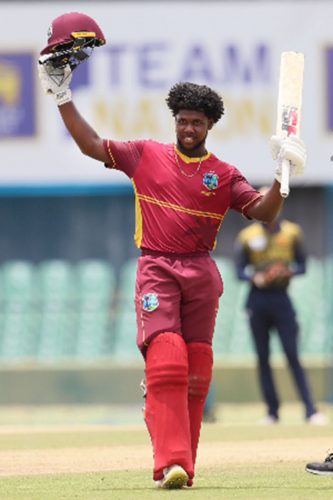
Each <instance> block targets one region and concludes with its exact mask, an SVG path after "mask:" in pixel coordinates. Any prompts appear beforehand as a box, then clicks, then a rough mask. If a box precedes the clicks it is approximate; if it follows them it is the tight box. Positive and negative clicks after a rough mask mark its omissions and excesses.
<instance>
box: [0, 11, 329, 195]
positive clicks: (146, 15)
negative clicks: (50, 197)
mask: <svg viewBox="0 0 333 500" xmlns="http://www.w3.org/2000/svg"><path fill="white" fill-rule="evenodd" d="M68 5H69V4H68V2H58V3H54V4H52V3H51V4H46V3H45V4H44V3H41V2H38V3H33V2H32V3H30V2H29V3H27V4H26V5H25V4H24V3H20V4H15V2H10V3H0V18H1V26H2V28H1V49H0V190H5V189H10V188H11V187H14V188H15V187H16V188H19V187H20V188H23V189H26V188H34V187H41V188H45V189H53V188H54V189H56V188H57V187H59V186H60V187H61V186H63V187H64V186H67V187H68V186H87V187H89V186H90V187H91V186H103V187H104V188H108V187H111V186H118V187H119V186H122V185H123V186H124V185H126V184H128V183H129V181H128V180H127V179H126V177H125V176H124V175H123V174H122V173H119V172H118V173H117V172H110V171H107V170H106V169H105V168H104V166H103V165H102V164H99V163H98V162H95V161H93V160H91V159H89V158H87V157H84V156H83V155H82V153H81V152H80V151H79V150H78V148H77V146H76V145H75V144H74V143H73V141H72V140H71V139H70V138H69V137H68V134H66V132H65V129H64V126H63V124H62V122H61V119H60V116H59V113H58V110H57V109H56V106H55V103H54V102H53V100H52V98H51V97H48V96H45V95H44V94H43V93H42V90H41V88H40V85H39V82H38V78H37V72H36V65H37V58H38V54H39V51H40V50H41V48H43V47H44V46H45V45H46V40H47V37H46V34H47V30H48V27H49V25H50V23H51V21H52V19H54V18H55V17H57V16H59V15H61V14H63V13H64V12H68V11H69V10H75V11H79V12H84V13H86V14H88V15H90V16H91V17H93V18H94V19H95V20H96V21H97V22H98V23H99V25H100V26H101V28H102V30H103V32H104V34H105V36H106V39H107V44H106V46H104V47H101V48H98V49H96V50H95V52H94V54H93V55H92V57H91V58H90V59H89V60H88V61H87V62H85V63H84V64H82V65H81V67H80V68H79V69H78V70H76V73H74V76H73V95H74V100H75V103H76V105H77V107H78V108H79V110H80V112H81V113H82V114H83V116H84V117H86V119H87V120H88V121H89V122H90V123H91V124H92V126H93V127H94V128H95V129H96V130H97V131H98V133H99V134H100V135H101V136H102V137H106V138H113V139H117V140H127V139H136V138H153V139H156V140H160V141H162V142H174V140H175V136H174V127H173V119H172V117H171V115H170V112H169V110H168V108H167V106H166V104H165V97H166V95H167V93H168V90H169V88H170V87H171V86H172V85H173V84H174V83H176V82H178V81H185V80H186V81H194V82H197V83H203V84H206V85H208V86H211V87H212V88H214V89H215V90H217V91H218V92H219V93H220V94H221V95H222V96H223V99H224V102H225V108H226V109H225V115H224V116H223V117H222V119H221V120H220V122H219V123H218V124H217V125H216V126H215V127H214V128H213V130H212V131H211V132H210V134H209V138H208V142H207V146H208V149H209V150H211V151H213V152H214V153H215V154H216V155H217V156H218V157H220V158H221V159H223V160H225V161H227V162H228V163H231V164H233V165H235V166H237V167H238V168H239V169H240V170H241V171H242V172H243V173H244V175H245V176H246V177H247V178H248V179H249V181H251V182H252V183H254V184H257V185H259V184H263V183H267V182H270V181H271V179H272V175H273V169H274V162H273V161H272V159H271V156H270V150H269V138H270V136H271V135H272V134H273V133H274V129H275V123H276V100H277V86H278V71H279V60H280V53H281V52H282V51H285V50H288V51H289V50H292V51H300V52H303V53H304V54H305V74H304V96H303V111H302V126H301V136H302V138H303V139H304V141H305V142H306V144H307V149H308V161H307V167H306V173H305V175H304V177H302V178H301V179H299V180H297V181H296V184H298V185H325V184H328V183H332V182H333V162H332V161H331V160H330V158H331V156H332V155H333V141H332V138H333V31H332V23H331V19H333V4H332V5H331V4H330V3H328V2H324V3H323V5H322V6H321V2H320V1H319V2H313V3H312V2H304V3H303V2H300V1H298V2H290V3H289V2H269V3H264V2H236V1H235V2H226V3H219V2H209V1H208V2H205V3H201V2H200V3H199V2H198V3H196V2H193V3H192V2H183V3H182V2H177V3H176V2H170V3H168V2H156V3H153V2H133V3H131V2H123V3H122V2H115V3H112V2H105V3H102V2H97V3H96V4H95V5H94V4H93V3H92V2H91V3H88V2H87V3H80V2H74V3H73V4H71V9H69V8H68ZM300 11H301V12H302V15H300Z"/></svg>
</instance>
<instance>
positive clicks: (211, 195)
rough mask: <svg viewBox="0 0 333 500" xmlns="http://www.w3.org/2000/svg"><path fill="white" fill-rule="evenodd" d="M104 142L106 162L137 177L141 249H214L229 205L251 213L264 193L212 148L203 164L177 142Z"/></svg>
mask: <svg viewBox="0 0 333 500" xmlns="http://www.w3.org/2000/svg"><path fill="white" fill-rule="evenodd" d="M104 147H105V150H106V152H107V154H108V157H109V159H110V162H109V163H108V164H106V167H107V168H115V169H117V170H121V171H123V172H124V173H125V174H126V175H127V176H128V177H129V178H130V179H131V180H132V183H133V186H134V191H135V197H136V230H135V242H136V245H137V246H138V247H139V248H146V249H149V250H153V251H157V252H166V253H177V254H184V253H194V252H208V251H210V250H213V249H214V247H215V244H216V236H217V233H218V230H219V229H220V227H221V224H222V222H223V219H224V217H225V215H226V213H227V211H228V210H229V208H233V209H235V210H237V211H239V212H241V213H243V214H244V215H245V216H246V210H247V208H248V207H249V206H250V205H251V204H252V202H253V201H254V200H256V199H257V198H258V197H260V196H261V195H260V194H259V193H258V191H256V190H255V189H254V188H253V187H252V186H251V185H250V184H249V183H248V182H247V180H246V179H245V178H244V176H243V175H242V174H241V173H240V172H239V171H238V170H237V169H236V168H235V167H233V166H231V165H228V164H227V163H225V162H223V161H221V160H219V159H218V158H217V157H216V156H214V155H213V154H212V153H208V154H207V155H206V156H205V157H204V158H203V159H202V162H201V165H200V168H198V167H199V163H200V158H190V157H187V156H185V155H183V154H182V153H180V152H179V151H178V150H177V149H176V148H175V146H174V145H173V144H161V143H159V142H156V141H152V140H141V141H128V142H120V141H111V140H104ZM176 155H177V156H176Z"/></svg>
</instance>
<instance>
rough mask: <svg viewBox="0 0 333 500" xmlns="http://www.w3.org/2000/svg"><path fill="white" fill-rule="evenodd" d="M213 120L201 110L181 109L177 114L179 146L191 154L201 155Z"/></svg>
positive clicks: (181, 149)
mask: <svg viewBox="0 0 333 500" xmlns="http://www.w3.org/2000/svg"><path fill="white" fill-rule="evenodd" d="M212 126H213V121H212V120H210V119H208V118H207V116H206V115H205V114H204V113H202V112H201V111H190V110H185V109H184V110H181V111H179V113H178V114H177V116H176V136H177V147H178V148H179V149H180V151H182V152H184V153H185V154H187V155H189V156H201V155H202V154H204V151H205V141H206V137H207V133H208V130H210V129H211V128H212Z"/></svg>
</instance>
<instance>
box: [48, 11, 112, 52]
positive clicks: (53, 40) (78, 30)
mask: <svg viewBox="0 0 333 500" xmlns="http://www.w3.org/2000/svg"><path fill="white" fill-rule="evenodd" d="M47 37H48V41H47V46H46V47H45V48H44V49H43V50H42V51H41V54H49V53H52V52H57V51H59V50H63V49H71V48H72V47H73V46H75V45H76V44H77V43H78V42H79V43H81V44H82V42H84V43H85V44H88V45H91V46H94V47H98V46H100V45H104V44H105V37H104V35H103V32H102V30H101V28H100V27H99V26H98V24H97V23H96V21H94V19H92V18H91V17H89V16H87V15H86V14H82V13H81V12H67V13H66V14H63V15H61V16H59V17H56V18H55V19H54V20H53V21H52V23H51V26H50V27H49V30H48V34H47Z"/></svg>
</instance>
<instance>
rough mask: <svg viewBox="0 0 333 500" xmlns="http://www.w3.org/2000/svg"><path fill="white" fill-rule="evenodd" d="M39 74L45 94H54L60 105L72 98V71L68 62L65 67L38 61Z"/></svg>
mask: <svg viewBox="0 0 333 500" xmlns="http://www.w3.org/2000/svg"><path fill="white" fill-rule="evenodd" d="M38 76H39V79H40V82H41V85H42V88H43V90H44V92H45V94H48V95H52V96H53V97H54V99H55V101H56V103H57V105H58V106H62V105H63V104H66V102H70V101H71V100H72V92H71V90H70V88H69V84H70V82H71V79H72V71H71V68H70V66H69V64H67V65H66V66H65V67H64V68H56V69H55V68H54V67H53V66H52V65H51V64H50V63H44V64H43V63H42V62H41V61H40V60H39V61H38Z"/></svg>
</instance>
